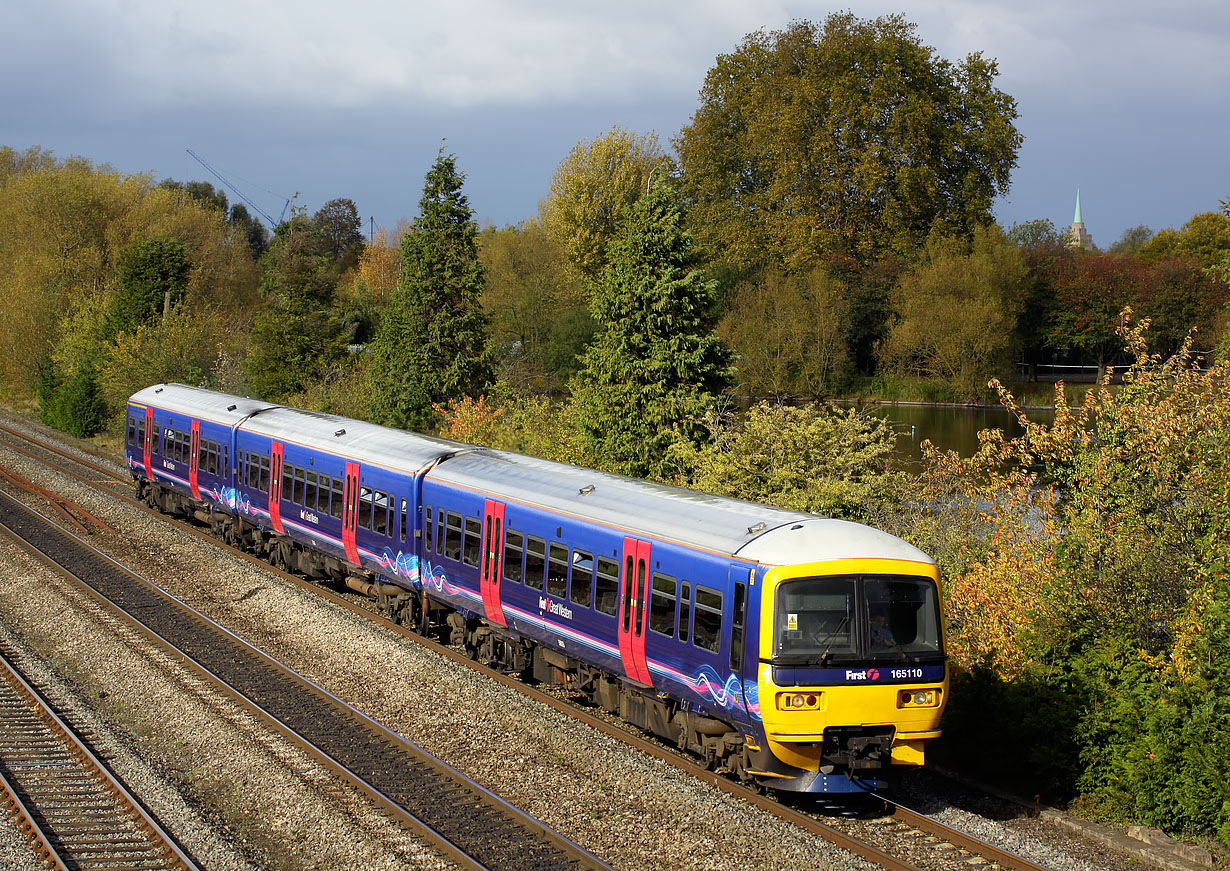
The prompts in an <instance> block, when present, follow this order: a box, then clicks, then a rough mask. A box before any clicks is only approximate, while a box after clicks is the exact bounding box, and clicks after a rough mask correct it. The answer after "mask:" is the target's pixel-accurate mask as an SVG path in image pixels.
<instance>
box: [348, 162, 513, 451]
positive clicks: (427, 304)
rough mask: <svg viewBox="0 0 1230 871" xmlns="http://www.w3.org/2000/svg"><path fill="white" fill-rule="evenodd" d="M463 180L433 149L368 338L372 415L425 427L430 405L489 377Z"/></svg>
mask: <svg viewBox="0 0 1230 871" xmlns="http://www.w3.org/2000/svg"><path fill="white" fill-rule="evenodd" d="M464 180H465V176H464V175H462V174H461V173H459V172H458V171H457V162H456V158H455V157H454V156H453V155H446V154H444V151H443V149H441V151H440V154H439V155H438V156H437V157H436V162H435V164H434V165H433V166H432V168H431V169H430V170H429V171H428V173H427V177H426V181H425V183H424V185H423V196H422V199H420V200H419V216H418V218H416V219H415V221H414V224H413V226H411V228H410V230H409V231H408V232H407V233H406V234H405V236H404V237H403V238H402V248H401V251H402V260H403V263H404V268H403V272H402V276H401V280H400V281H399V282H398V285H397V291H396V292H395V293H394V294H393V298H392V299H391V300H390V301H389V305H388V307H387V308H386V309H385V311H384V314H383V317H382V320H381V323H380V329H379V332H378V333H377V334H376V338H375V341H374V342H373V343H372V391H373V392H372V404H373V408H372V413H373V415H374V417H375V418H376V419H377V420H378V421H380V422H382V423H386V424H390V425H392V426H399V427H403V428H406V429H418V430H426V429H431V428H432V427H433V426H434V425H435V423H436V420H437V412H436V410H435V409H436V407H437V406H440V405H442V404H443V403H445V402H448V401H449V400H455V399H461V398H462V397H464V396H469V397H474V396H478V395H479V394H480V393H482V391H483V389H484V388H485V387H486V386H487V384H489V383H490V381H491V377H492V369H493V366H492V360H491V354H490V352H489V351H488V350H487V338H486V335H485V332H484V330H485V328H486V325H487V323H486V318H485V317H484V315H483V311H482V305H481V297H482V292H483V286H484V274H483V267H482V264H481V263H480V262H479V259H478V243H477V240H478V228H477V227H476V226H475V224H474V219H473V212H472V211H471V210H470V204H469V201H468V200H467V199H466V196H465V194H463V193H462V192H461V185H462V183H463V182H464Z"/></svg>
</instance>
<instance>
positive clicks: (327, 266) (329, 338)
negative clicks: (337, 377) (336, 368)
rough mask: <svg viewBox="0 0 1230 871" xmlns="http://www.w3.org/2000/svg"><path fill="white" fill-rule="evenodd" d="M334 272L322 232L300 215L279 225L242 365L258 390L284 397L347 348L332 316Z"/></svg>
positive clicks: (274, 399) (299, 388) (308, 381)
mask: <svg viewBox="0 0 1230 871" xmlns="http://www.w3.org/2000/svg"><path fill="white" fill-rule="evenodd" d="M337 279H338V276H337V272H336V270H335V264H334V262H333V260H332V257H331V256H330V254H329V253H328V252H326V251H324V250H323V247H322V245H321V235H320V232H319V230H318V229H317V228H316V227H315V225H314V224H313V223H312V222H311V221H310V220H308V219H307V218H306V217H304V216H303V215H296V216H295V217H293V218H291V219H290V220H289V221H285V222H283V223H282V224H281V225H279V226H278V229H277V231H276V233H275V234H274V239H273V243H272V244H271V245H270V246H269V251H268V252H267V253H266V255H265V259H264V274H263V276H262V278H261V297H262V305H261V309H260V311H259V313H258V314H257V315H256V318H255V320H254V321H253V324H252V334H251V340H250V343H249V347H248V356H247V357H246V358H245V359H244V371H245V374H246V376H247V380H248V384H249V385H250V387H251V389H252V390H253V391H254V392H255V393H256V395H257V396H259V397H261V398H262V399H267V400H269V401H271V402H284V401H286V400H288V399H289V398H290V397H292V396H293V395H294V394H296V393H297V392H299V391H302V390H304V389H305V388H307V387H308V386H309V385H310V384H311V383H312V382H313V381H314V380H315V379H316V377H317V376H318V375H319V373H320V372H322V371H323V370H324V369H326V368H328V367H329V366H330V365H331V364H333V363H335V362H336V361H338V360H339V359H341V358H342V357H344V356H345V354H346V342H345V337H344V335H343V333H342V331H341V327H340V324H339V323H338V321H337V319H336V318H335V317H334V316H333V312H332V307H333V296H334V292H335V291H336V289H337Z"/></svg>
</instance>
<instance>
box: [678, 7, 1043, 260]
mask: <svg viewBox="0 0 1230 871" xmlns="http://www.w3.org/2000/svg"><path fill="white" fill-rule="evenodd" d="M997 74H998V70H997V67H996V64H995V62H994V61H992V60H987V59H985V58H984V57H982V55H981V54H977V53H975V54H972V55H970V56H968V57H967V58H966V59H965V60H964V61H962V62H960V63H958V64H953V63H951V62H949V61H947V60H945V59H943V58H940V57H937V56H936V55H935V53H934V52H933V50H932V49H930V48H928V47H927V46H925V45H923V44H922V43H921V42H920V41H919V39H918V36H917V34H916V33H915V28H914V25H912V24H909V23H907V22H906V21H905V20H904V19H903V18H902V17H900V16H896V15H894V16H888V17H884V18H878V19H876V20H874V21H864V20H861V19H858V18H856V17H855V16H853V15H852V14H850V13H837V14H833V15H830V16H829V17H828V18H827V19H826V20H825V22H824V24H823V25H822V26H819V27H818V26H816V25H815V24H812V23H811V22H807V21H799V22H795V23H794V24H792V25H791V26H790V27H788V28H787V29H786V30H783V31H774V32H771V33H766V32H764V31H759V32H756V33H752V34H750V35H748V36H747V37H745V39H744V40H743V43H742V45H740V46H739V47H738V48H737V49H736V50H735V51H734V52H732V53H731V54H727V55H721V56H719V57H718V59H717V63H716V64H715V65H714V67H713V68H712V69H711V70H710V71H709V73H708V75H707V76H706V77H705V83H704V87H703V88H702V90H701V93H700V104H701V105H700V108H699V109H698V110H697V112H696V114H695V115H694V116H693V117H692V120H691V123H689V124H688V125H687V126H685V127H684V128H683V130H682V131H681V132H680V134H679V136H678V138H677V139H676V140H675V143H674V144H675V147H676V150H677V152H678V154H679V160H680V164H681V166H682V171H683V179H684V190H685V193H686V194H687V195H688V197H689V198H690V199H691V200H692V201H693V202H694V203H695V209H694V212H693V214H692V218H693V220H694V226H695V227H696V232H697V236H698V238H699V239H700V241H701V242H702V244H705V245H706V247H709V248H712V249H713V250H715V251H721V252H722V254H723V256H725V257H727V258H729V259H731V260H732V261H734V262H737V263H741V264H755V263H758V262H759V261H760V259H761V258H762V256H763V253H764V252H765V251H775V252H777V254H778V256H779V257H780V261H781V263H782V264H783V265H785V266H786V267H787V269H791V270H794V269H797V268H800V267H803V266H807V265H810V264H812V263H814V262H815V261H816V260H817V259H819V260H821V261H825V262H828V261H831V260H832V259H833V258H835V257H839V256H843V255H849V256H853V257H854V258H855V259H857V260H859V261H861V262H867V261H870V260H874V259H876V258H879V257H881V256H882V255H883V254H884V253H885V252H899V253H906V254H908V253H910V252H912V251H913V250H914V249H915V248H917V247H919V246H920V245H922V243H923V242H924V241H925V240H926V238H927V235H928V233H930V232H931V230H932V229H933V228H937V227H938V228H940V229H942V230H943V231H945V232H947V233H949V234H955V235H958V236H966V237H968V236H970V235H972V233H973V230H974V228H975V227H977V226H979V225H981V224H984V223H987V222H989V221H990V219H991V206H992V203H993V201H994V199H995V197H996V196H997V195H999V194H1001V193H1004V192H1005V191H1006V190H1007V189H1008V183H1009V175H1010V173H1011V171H1012V169H1013V167H1014V166H1015V165H1016V160H1017V150H1018V148H1019V147H1020V144H1021V141H1022V137H1021V134H1020V133H1019V132H1018V131H1017V129H1016V127H1015V126H1014V123H1013V122H1014V121H1015V119H1016V117H1017V109H1016V101H1015V100H1014V99H1013V98H1011V97H1009V96H1008V95H1007V94H1005V93H1003V92H1002V91H999V90H997V89H996V88H995V87H994V84H993V82H994V80H995V78H996V76H997Z"/></svg>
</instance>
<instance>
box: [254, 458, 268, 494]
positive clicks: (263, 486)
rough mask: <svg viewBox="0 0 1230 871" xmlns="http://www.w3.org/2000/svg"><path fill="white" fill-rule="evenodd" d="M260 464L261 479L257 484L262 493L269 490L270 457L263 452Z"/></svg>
mask: <svg viewBox="0 0 1230 871" xmlns="http://www.w3.org/2000/svg"><path fill="white" fill-rule="evenodd" d="M260 466H261V479H260V482H259V483H258V484H257V486H258V487H259V488H260V491H261V492H262V493H267V492H269V458H268V457H266V456H265V455H264V454H261V458H260Z"/></svg>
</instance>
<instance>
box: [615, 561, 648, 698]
mask: <svg viewBox="0 0 1230 871" xmlns="http://www.w3.org/2000/svg"><path fill="white" fill-rule="evenodd" d="M649 565H650V563H649V542H647V541H639V540H637V539H635V538H625V539H624V561H623V566H622V567H621V568H620V572H619V575H620V588H619V658H620V659H621V660H622V661H623V666H624V673H625V674H627V675H628V677H629V678H631V679H632V680H634V681H636V682H637V683H642V684H644V685H646V686H652V685H653V678H652V676H651V675H650V674H649V663H648V661H647V660H646V658H645V632H646V631H647V630H648V628H649V623H648V620H647V619H646V617H647V614H648V611H649Z"/></svg>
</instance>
